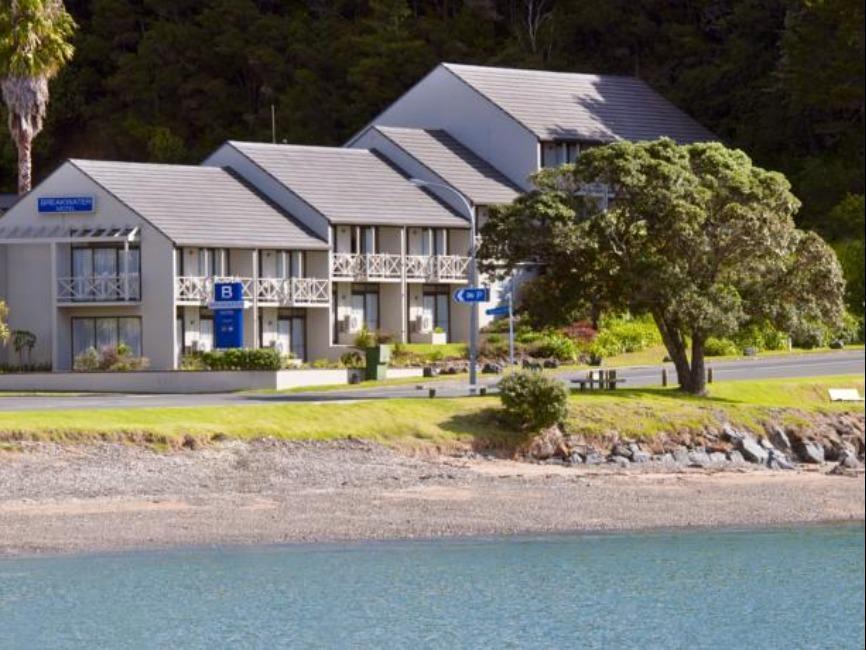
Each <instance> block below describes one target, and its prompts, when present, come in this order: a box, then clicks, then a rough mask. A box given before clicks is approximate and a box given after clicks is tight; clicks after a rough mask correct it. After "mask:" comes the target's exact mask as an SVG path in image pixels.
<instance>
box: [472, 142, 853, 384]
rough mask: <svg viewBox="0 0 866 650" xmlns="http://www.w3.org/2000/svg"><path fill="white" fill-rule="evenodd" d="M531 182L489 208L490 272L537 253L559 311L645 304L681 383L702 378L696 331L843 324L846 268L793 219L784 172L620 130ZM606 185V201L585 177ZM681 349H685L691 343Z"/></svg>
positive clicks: (713, 149)
mask: <svg viewBox="0 0 866 650" xmlns="http://www.w3.org/2000/svg"><path fill="white" fill-rule="evenodd" d="M535 184H536V187H537V188H538V189H537V190H534V191H533V192H530V193H528V194H526V195H523V196H521V197H520V198H518V199H517V200H516V201H514V203H513V204H511V205H507V206H500V207H498V208H496V209H493V210H491V213H490V217H489V219H488V221H487V222H486V223H485V224H484V226H483V228H482V245H481V250H480V255H481V258H482V267H483V268H485V269H486V270H488V271H493V272H495V271H498V270H499V269H502V268H511V267H513V265H515V264H517V263H519V262H520V261H527V260H528V261H531V262H534V263H537V264H541V265H543V266H544V268H545V273H546V275H547V276H548V277H549V278H550V279H551V282H550V286H549V289H556V290H557V294H556V297H557V298H558V301H556V303H557V304H558V305H560V307H559V310H560V312H561V313H562V314H572V313H574V311H575V310H577V309H581V308H583V309H584V310H586V311H601V312H604V311H620V310H627V311H629V312H630V313H633V314H638V315H643V314H648V315H651V316H652V318H653V320H654V321H655V324H656V326H657V327H658V329H659V332H660V334H661V337H662V341H663V342H664V344H665V347H666V348H667V350H668V353H669V355H670V357H671V359H672V361H673V363H674V365H675V366H676V368H677V376H678V380H679V382H680V385H681V386H682V387H683V389H685V390H687V391H689V392H694V393H702V392H703V391H704V387H705V377H704V361H703V357H704V354H705V349H704V346H705V343H706V341H707V339H708V338H710V337H716V338H720V337H730V336H733V335H734V334H736V333H737V332H738V331H739V330H740V329H741V328H742V327H744V326H746V325H749V324H752V323H765V322H769V323H772V324H773V325H774V326H775V327H777V328H779V329H781V330H783V331H786V332H790V333H791V334H792V335H795V336H796V335H797V334H799V333H802V332H807V331H811V330H812V329H814V328H815V327H817V326H822V327H836V326H838V325H841V321H842V315H843V313H844V303H843V288H844V281H843V278H842V271H841V269H840V267H839V263H838V261H837V259H836V255H835V254H834V253H833V251H832V250H831V249H830V248H829V246H827V244H826V243H825V242H824V241H823V240H822V239H821V238H820V237H819V236H817V235H816V234H815V233H810V232H804V231H802V230H798V229H796V228H795V227H794V222H793V216H794V214H796V212H797V209H798V208H799V201H797V199H796V197H794V196H793V194H791V192H790V185H789V184H788V181H787V180H786V179H785V177H784V176H783V175H781V174H779V173H777V172H769V171H766V170H764V169H761V168H760V167H757V166H755V165H753V164H752V161H751V160H750V159H749V157H748V156H746V155H745V154H744V153H743V152H742V151H738V150H733V149H728V148H726V147H724V146H723V145H721V144H719V143H699V144H692V145H684V146H681V145H677V144H675V143H674V142H673V141H671V140H669V139H666V138H662V139H660V140H658V141H655V142H643V143H631V142H618V143H614V144H610V145H606V146H602V147H595V148H593V149H590V150H589V151H587V152H585V153H583V154H582V155H581V157H580V158H579V159H578V161H577V162H576V163H575V164H574V165H564V166H563V167H561V168H558V169H551V170H544V171H542V172H540V173H539V174H537V175H536V176H535ZM595 184H601V185H603V186H604V187H608V188H611V190H612V192H613V193H614V199H613V200H612V201H611V203H610V205H609V206H608V205H606V204H605V202H604V201H603V200H601V199H599V198H598V197H597V196H592V195H584V194H583V193H582V192H579V190H581V189H582V188H586V187H592V186H594V185H595ZM689 348H690V350H689Z"/></svg>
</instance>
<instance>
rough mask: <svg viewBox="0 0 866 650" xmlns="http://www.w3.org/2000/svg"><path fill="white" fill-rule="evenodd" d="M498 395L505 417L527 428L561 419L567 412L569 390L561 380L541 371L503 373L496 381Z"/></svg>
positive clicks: (531, 428) (542, 426)
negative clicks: (497, 383) (500, 378)
mask: <svg viewBox="0 0 866 650" xmlns="http://www.w3.org/2000/svg"><path fill="white" fill-rule="evenodd" d="M499 399H500V400H501V401H502V406H503V407H504V408H505V413H506V415H507V416H508V418H509V419H510V420H511V421H512V422H513V423H514V424H515V425H517V426H519V427H522V428H524V429H528V430H530V431H538V430H539V429H543V428H545V427H549V426H551V425H554V424H557V423H559V422H563V421H564V420H565V418H566V416H567V415H568V391H567V390H566V388H565V386H564V385H563V383H562V382H561V381H559V380H558V379H554V378H551V377H547V376H545V375H543V374H541V373H540V372H532V371H523V372H515V373H512V374H510V375H506V376H505V377H504V378H503V379H502V381H500V382H499Z"/></svg>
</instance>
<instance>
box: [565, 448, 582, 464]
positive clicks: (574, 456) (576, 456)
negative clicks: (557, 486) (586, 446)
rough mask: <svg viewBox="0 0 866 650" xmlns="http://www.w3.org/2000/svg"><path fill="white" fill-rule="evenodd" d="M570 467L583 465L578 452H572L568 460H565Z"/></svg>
mask: <svg viewBox="0 0 866 650" xmlns="http://www.w3.org/2000/svg"><path fill="white" fill-rule="evenodd" d="M566 460H567V461H568V462H569V463H570V464H572V465H580V464H581V463H583V456H581V455H580V454H579V453H578V452H576V451H572V452H571V453H570V454H569V455H568V458H567V459H566Z"/></svg>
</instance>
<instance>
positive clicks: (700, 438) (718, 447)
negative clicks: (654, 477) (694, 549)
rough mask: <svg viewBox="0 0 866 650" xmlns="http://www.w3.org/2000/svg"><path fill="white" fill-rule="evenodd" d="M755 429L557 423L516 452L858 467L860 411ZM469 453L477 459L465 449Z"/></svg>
mask: <svg viewBox="0 0 866 650" xmlns="http://www.w3.org/2000/svg"><path fill="white" fill-rule="evenodd" d="M763 427H764V428H763V430H761V431H758V432H757V433H755V432H753V431H750V430H747V429H745V428H741V427H740V428H738V427H735V426H733V425H731V424H730V423H724V424H721V425H720V427H719V428H705V429H703V430H701V431H698V432H694V431H686V432H680V433H676V434H661V435H657V436H653V437H652V438H649V439H647V440H635V439H631V438H626V437H621V436H620V435H618V434H617V433H615V432H613V433H611V434H609V435H606V436H591V437H590V436H584V435H580V434H577V435H575V434H571V435H567V434H565V433H563V432H562V431H561V430H560V428H559V427H558V426H554V427H551V428H549V429H546V430H545V431H542V432H541V433H540V434H539V435H537V436H535V437H533V438H532V439H531V440H530V441H529V442H528V443H527V444H526V445H525V446H524V447H522V448H521V449H519V450H518V452H517V456H518V457H519V458H521V459H522V460H526V461H530V462H539V463H544V464H548V465H570V466H580V465H587V466H604V465H615V466H617V467H619V468H628V467H631V466H637V465H640V466H644V467H646V468H651V469H655V470H657V471H670V470H676V469H679V468H685V467H692V468H700V469H730V468H738V467H744V466H758V467H766V468H767V469H771V470H794V469H796V468H797V467H798V466H800V465H807V466H817V465H823V464H824V463H833V468H832V469H831V470H830V471H831V472H832V473H834V474H856V473H858V472H861V471H862V470H863V462H864V451H866V444H864V427H866V419H864V415H863V414H856V413H854V414H852V413H844V414H816V415H811V416H809V417H808V418H805V417H803V418H800V420H799V421H798V422H797V423H796V424H787V425H784V424H780V423H778V422H767V423H765V424H764V425H763ZM468 455H469V457H477V455H475V454H474V453H473V452H470V453H469V454H468Z"/></svg>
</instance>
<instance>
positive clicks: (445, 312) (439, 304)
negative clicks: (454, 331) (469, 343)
mask: <svg viewBox="0 0 866 650" xmlns="http://www.w3.org/2000/svg"><path fill="white" fill-rule="evenodd" d="M422 291H423V295H422V298H421V299H422V303H421V309H422V313H423V318H424V322H425V323H429V326H430V328H431V330H435V329H437V328H438V329H441V330H442V331H443V332H445V333H446V334H447V333H448V331H449V329H450V326H451V295H450V289H449V288H448V287H447V286H438V285H437V286H425V287H424V288H423V290H422Z"/></svg>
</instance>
